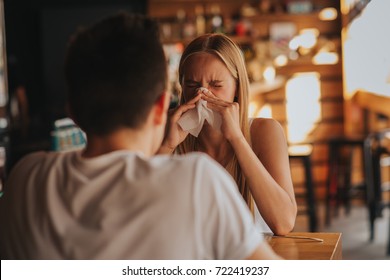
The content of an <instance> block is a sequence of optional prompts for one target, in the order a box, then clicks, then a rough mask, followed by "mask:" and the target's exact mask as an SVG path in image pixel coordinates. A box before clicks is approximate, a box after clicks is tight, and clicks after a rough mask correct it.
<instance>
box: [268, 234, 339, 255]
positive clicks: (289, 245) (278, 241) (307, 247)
mask: <svg viewBox="0 0 390 280" xmlns="http://www.w3.org/2000/svg"><path fill="white" fill-rule="evenodd" d="M287 236H290V237H293V236H298V237H311V238H319V239H322V240H323V241H322V242H320V241H316V240H310V239H299V238H288V237H282V236H273V237H266V238H267V240H268V243H269V244H270V245H271V247H272V249H273V250H274V251H275V252H276V253H277V254H279V255H280V256H281V257H283V258H285V259H287V260H341V259H342V249H341V233H325V232H292V233H290V234H287Z"/></svg>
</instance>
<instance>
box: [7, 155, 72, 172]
mask: <svg viewBox="0 0 390 280" xmlns="http://www.w3.org/2000/svg"><path fill="white" fill-rule="evenodd" d="M63 157H66V154H65V153H58V152H50V151H38V152H33V153H30V154H27V155H25V156H24V157H22V158H21V159H20V160H19V161H18V162H17V163H16V164H15V166H14V167H13V168H12V170H11V175H12V173H16V174H19V175H20V174H21V173H22V172H29V171H31V170H32V169H34V170H38V169H45V168H50V167H51V166H53V163H54V162H55V161H56V160H57V159H59V158H63Z"/></svg>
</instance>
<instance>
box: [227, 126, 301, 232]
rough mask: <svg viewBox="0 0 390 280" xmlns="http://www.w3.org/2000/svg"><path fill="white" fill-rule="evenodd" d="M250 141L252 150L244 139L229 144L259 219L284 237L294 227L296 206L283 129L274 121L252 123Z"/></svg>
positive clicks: (234, 139) (235, 139)
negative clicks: (246, 183) (255, 206)
mask: <svg viewBox="0 0 390 280" xmlns="http://www.w3.org/2000/svg"><path fill="white" fill-rule="evenodd" d="M251 141H252V148H251V147H250V145H249V144H248V142H247V141H246V140H245V138H244V137H243V136H242V137H238V138H233V139H231V140H230V143H231V145H232V146H233V149H234V151H235V153H236V156H237V159H238V162H239V164H240V166H241V169H242V172H243V173H244V175H245V178H246V179H247V182H248V184H249V187H250V190H251V193H252V195H253V198H254V200H255V203H256V205H257V207H258V209H259V211H260V213H261V215H262V217H263V218H264V220H265V222H266V223H267V224H268V226H269V227H270V228H271V230H272V231H273V232H274V233H275V234H276V235H284V234H286V233H288V232H290V231H291V230H292V229H293V227H294V224H295V218H296V214H297V205H296V201H295V195H294V189H293V184H292V180H291V173H290V165H289V158H288V151H287V143H286V139H285V135H284V133H283V129H282V127H281V126H280V124H279V123H278V122H277V121H275V120H273V119H255V120H253V124H252V126H251Z"/></svg>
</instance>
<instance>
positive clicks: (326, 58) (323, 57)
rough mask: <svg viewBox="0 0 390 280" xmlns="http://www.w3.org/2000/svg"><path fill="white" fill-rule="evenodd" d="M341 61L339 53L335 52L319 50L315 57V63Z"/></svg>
mask: <svg viewBox="0 0 390 280" xmlns="http://www.w3.org/2000/svg"><path fill="white" fill-rule="evenodd" d="M337 62H339V55H338V54H337V53H335V52H319V53H317V54H316V55H315V56H314V57H313V64H315V65H324V64H328V65H329V64H337Z"/></svg>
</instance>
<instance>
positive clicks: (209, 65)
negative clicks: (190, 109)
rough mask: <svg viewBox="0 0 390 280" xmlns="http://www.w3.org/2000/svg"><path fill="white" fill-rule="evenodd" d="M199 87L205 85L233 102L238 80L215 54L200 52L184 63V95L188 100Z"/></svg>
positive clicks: (216, 94)
mask: <svg viewBox="0 0 390 280" xmlns="http://www.w3.org/2000/svg"><path fill="white" fill-rule="evenodd" d="M199 87H205V88H207V89H208V90H209V91H211V92H212V93H213V94H214V95H215V96H217V97H218V98H220V99H222V100H225V101H228V102H233V100H234V96H235V92H236V80H235V79H234V78H233V76H232V75H231V74H230V72H229V70H228V69H227V68H226V66H225V64H224V63H223V62H222V61H221V60H220V59H219V58H218V57H216V56H215V55H212V54H209V53H199V54H194V55H192V56H190V57H189V58H188V59H187V60H186V62H185V63H184V71H183V81H182V88H183V95H184V100H185V101H186V102H187V101H188V100H190V99H192V98H193V97H194V96H195V94H196V90H197V89H198V88H199Z"/></svg>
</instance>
